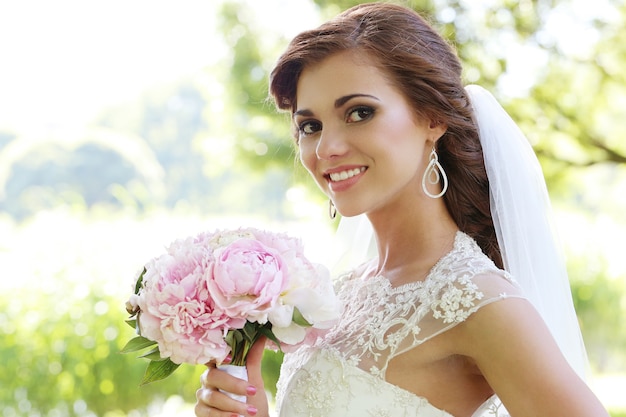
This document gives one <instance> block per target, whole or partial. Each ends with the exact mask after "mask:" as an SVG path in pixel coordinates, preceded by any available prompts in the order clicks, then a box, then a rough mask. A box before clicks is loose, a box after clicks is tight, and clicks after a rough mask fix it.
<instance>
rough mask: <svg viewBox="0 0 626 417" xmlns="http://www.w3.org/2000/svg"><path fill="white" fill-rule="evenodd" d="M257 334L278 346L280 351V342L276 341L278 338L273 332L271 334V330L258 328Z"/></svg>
mask: <svg viewBox="0 0 626 417" xmlns="http://www.w3.org/2000/svg"><path fill="white" fill-rule="evenodd" d="M259 333H261V334H262V335H263V336H265V337H267V338H268V339H270V340H271V341H272V342H274V343H276V346H278V348H279V349H280V340H278V338H277V337H276V336H275V335H274V332H272V329H271V328H268V327H265V326H263V327H260V328H259Z"/></svg>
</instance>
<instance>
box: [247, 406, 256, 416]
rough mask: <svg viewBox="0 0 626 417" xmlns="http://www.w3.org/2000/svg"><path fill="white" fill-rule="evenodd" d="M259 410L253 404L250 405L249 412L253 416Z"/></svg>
mask: <svg viewBox="0 0 626 417" xmlns="http://www.w3.org/2000/svg"><path fill="white" fill-rule="evenodd" d="M257 412H258V410H257V409H256V408H254V407H252V406H250V407H248V414H250V415H251V416H254V415H256V413H257Z"/></svg>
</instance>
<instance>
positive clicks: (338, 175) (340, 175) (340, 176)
mask: <svg viewBox="0 0 626 417" xmlns="http://www.w3.org/2000/svg"><path fill="white" fill-rule="evenodd" d="M363 171H365V167H361V168H354V169H349V170H347V171H341V172H333V173H332V174H330V175H329V177H330V179H331V180H332V181H343V180H347V179H348V178H352V177H354V176H355V175H358V174H360V173H361V172H363Z"/></svg>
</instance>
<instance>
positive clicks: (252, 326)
mask: <svg viewBox="0 0 626 417" xmlns="http://www.w3.org/2000/svg"><path fill="white" fill-rule="evenodd" d="M259 327H261V326H260V325H259V324H258V323H251V322H249V321H248V322H246V324H245V325H244V326H243V334H244V335H245V336H246V338H247V340H248V341H249V342H254V341H255V340H256V339H257V337H258V331H257V329H258V328H259Z"/></svg>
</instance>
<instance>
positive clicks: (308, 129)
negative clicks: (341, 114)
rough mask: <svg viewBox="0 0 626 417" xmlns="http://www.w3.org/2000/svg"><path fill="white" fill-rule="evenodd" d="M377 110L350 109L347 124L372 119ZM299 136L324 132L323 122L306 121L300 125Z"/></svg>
mask: <svg viewBox="0 0 626 417" xmlns="http://www.w3.org/2000/svg"><path fill="white" fill-rule="evenodd" d="M375 112H376V110H375V109H374V108H373V107H370V106H362V105H360V106H355V107H351V108H350V109H348V111H347V112H346V115H345V122H346V123H348V124H350V123H360V122H364V121H367V120H369V119H371V118H372V117H373V116H374V113H375ZM297 126H298V135H299V136H300V137H302V136H311V135H315V134H316V133H318V132H320V131H321V130H322V122H320V121H319V120H316V119H306V120H303V121H302V122H300V123H298V125H297Z"/></svg>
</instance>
